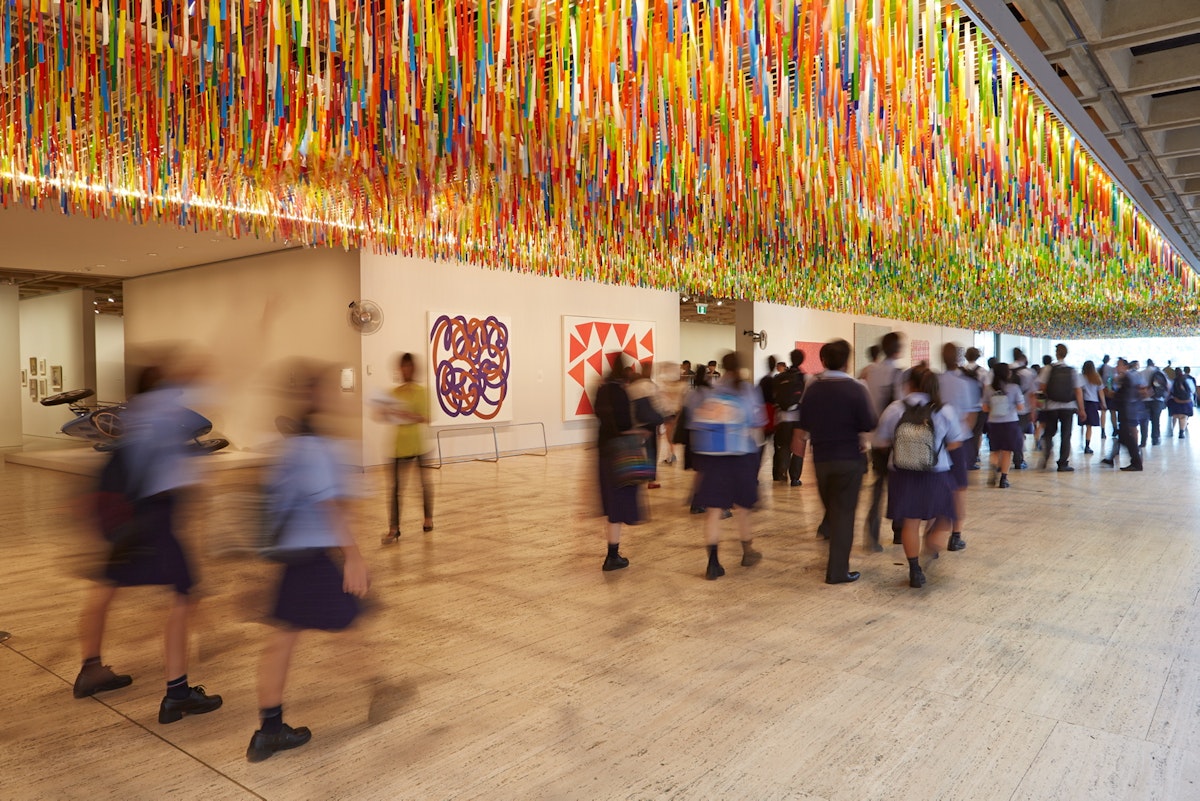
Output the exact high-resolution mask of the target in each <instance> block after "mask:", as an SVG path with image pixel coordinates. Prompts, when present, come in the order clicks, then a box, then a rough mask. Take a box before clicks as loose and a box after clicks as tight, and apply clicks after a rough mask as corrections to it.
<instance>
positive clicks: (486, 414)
mask: <svg viewBox="0 0 1200 801" xmlns="http://www.w3.org/2000/svg"><path fill="white" fill-rule="evenodd" d="M428 322H429V340H428V345H429V350H428V351H427V352H426V357H427V358H428V359H429V391H430V395H431V397H430V403H429V406H430V412H429V423H430V425H469V424H471V423H476V424H478V423H486V422H504V421H508V420H512V418H513V407H512V399H511V398H509V396H508V390H509V377H510V375H511V373H512V351H511V347H510V346H511V331H512V318H510V317H507V316H501V315H495V314H491V315H477V316H476V315H469V314H452V313H441V312H434V311H430V312H429V313H428Z"/></svg>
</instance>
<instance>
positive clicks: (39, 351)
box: [19, 289, 96, 439]
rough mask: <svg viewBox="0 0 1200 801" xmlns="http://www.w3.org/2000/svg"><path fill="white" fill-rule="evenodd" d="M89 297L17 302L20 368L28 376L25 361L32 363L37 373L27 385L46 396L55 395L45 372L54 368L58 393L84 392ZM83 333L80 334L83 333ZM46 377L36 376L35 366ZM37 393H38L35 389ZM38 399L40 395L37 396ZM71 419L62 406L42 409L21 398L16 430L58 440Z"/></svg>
mask: <svg viewBox="0 0 1200 801" xmlns="http://www.w3.org/2000/svg"><path fill="white" fill-rule="evenodd" d="M91 294H92V293H91V292H85V291H84V290H79V289H76V290H72V291H70V292H59V293H57V294H54V295H43V296H41V297H37V298H29V299H28V300H23V301H21V302H20V304H19V307H20V318H21V365H22V367H21V368H20V369H23V370H29V360H30V359H31V358H32V359H35V360H37V362H38V367H39V372H38V375H37V376H36V377H34V376H30V378H29V380H31V381H32V380H36V381H38V382H39V383H40V382H41V381H43V380H44V381H45V382H46V389H47V392H46V394H53V393H54V391H55V390H53V389H51V386H50V373H51V369H50V368H51V367H53V366H60V367H62V371H63V389H77V388H79V387H84V386H87V375H88V370H89V367H90V366H91V364H92V353H91V350H90V348H91V346H92V342H93V339H92V330H93V329H92V325H93V324H94V322H95V321H94V318H95V317H96V315H95V313H94V312H93V311H92V300H91ZM85 329H86V330H85ZM42 362H44V363H45V365H46V373H45V375H42V374H41V372H40V367H41V363H42ZM39 389H40V387H39ZM39 394H40V393H39ZM70 419H71V413H70V412H69V411H67V409H66V407H65V406H42V405H41V404H40V403H38V402H36V401H34V400H32V399H31V398H30V397H29V394H28V388H27V387H26V393H25V395H24V396H23V398H22V401H21V427H22V430H23V431H24V433H25V434H26V435H27V436H33V437H56V436H57V437H62V438H64V439H65V438H66V437H65V435H63V434H59V433H58V430H59V428H61V427H62V425H63V423H66V422H67V421H69V420H70Z"/></svg>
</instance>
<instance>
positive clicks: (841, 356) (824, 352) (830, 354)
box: [821, 339, 850, 371]
mask: <svg viewBox="0 0 1200 801" xmlns="http://www.w3.org/2000/svg"><path fill="white" fill-rule="evenodd" d="M849 361H850V343H849V342H847V341H846V340H844V339H835V340H833V341H832V342H826V343H825V344H824V345H822V346H821V364H823V365H825V369H826V370H838V371H842V370H845V369H846V363H847V362H849Z"/></svg>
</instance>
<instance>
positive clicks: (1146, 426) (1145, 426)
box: [1138, 418, 1150, 448]
mask: <svg viewBox="0 0 1200 801" xmlns="http://www.w3.org/2000/svg"><path fill="white" fill-rule="evenodd" d="M1138 431H1139V432H1140V433H1141V438H1140V439H1139V440H1138V447H1139V448H1144V447H1146V438H1147V435H1148V434H1149V433H1150V420H1149V419H1148V418H1147V419H1145V420H1142V421H1141V422H1139V423H1138Z"/></svg>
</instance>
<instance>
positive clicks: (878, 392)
mask: <svg viewBox="0 0 1200 801" xmlns="http://www.w3.org/2000/svg"><path fill="white" fill-rule="evenodd" d="M903 346H904V341H903V338H902V335H901V334H900V333H899V332H898V331H892V332H889V333H887V334H884V335H883V338H882V339H880V340H879V353H880V355H881V356H883V358H882V359H880V360H879V361H877V362H874V363H872V364H871V365H870V368H871V369H870V372H869V373H867V376H866V378H865V379H864V380H865V381H866V384H867V392H868V393H870V396H871V408H872V410H873V411H874V412H875V417H876V418H878V417H879V415H881V414H883V410H884V409H886V408H887V407H888V404H890V403H891V402H892V401H894V400H896V398H899V397H902V396H903V395H904V384H903V380H902V379H901V376H902V374H903V371H902V370H901V369H900V365H899V364H897V363H896V360H897V359H898V358H899V357H900V351H901V349H902V348H903ZM890 457H891V452H890V451H889V450H888V448H887V446H885V445H883V444H882V443H879V442H876V441H875V440H874V439H873V438H872V441H871V473H872V476H873V479H872V482H871V508H870V509H869V510H868V511H867V519H866V522H865V524H864V528H865V529H866V530H865V531H864V533H863V539H864V541H865V542H864V546H865V548H866V549H867V550H868V551H882V550H883V546H882V545H880V544H879V529H880V525H881V523H882V519H883V511H884V508H885V507H884V501H883V493H884V490H885V489H887V482H888V460H889V459H890ZM892 542H893V544H897V545H898V544H899V543H900V529H899V526H897V525H895V524H893V527H892Z"/></svg>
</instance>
